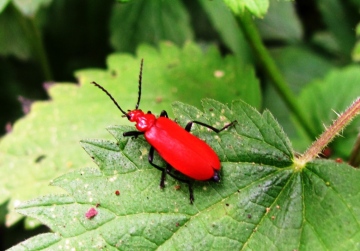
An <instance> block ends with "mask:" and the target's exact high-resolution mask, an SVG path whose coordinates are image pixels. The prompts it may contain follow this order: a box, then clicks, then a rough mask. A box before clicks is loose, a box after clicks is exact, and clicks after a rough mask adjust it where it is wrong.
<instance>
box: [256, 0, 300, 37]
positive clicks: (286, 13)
mask: <svg viewBox="0 0 360 251" xmlns="http://www.w3.org/2000/svg"><path fill="white" fill-rule="evenodd" d="M284 20H286V21H285V22H284ZM256 24H257V27H258V28H259V31H260V33H261V37H262V38H263V39H265V40H284V41H286V42H293V43H294V42H299V41H300V40H301V39H302V36H303V34H302V33H303V31H302V27H301V22H300V20H299V19H298V17H297V15H296V10H295V5H294V3H293V2H291V1H278V0H272V1H270V8H269V11H268V12H267V13H266V15H265V17H264V18H263V19H257V20H256Z"/></svg>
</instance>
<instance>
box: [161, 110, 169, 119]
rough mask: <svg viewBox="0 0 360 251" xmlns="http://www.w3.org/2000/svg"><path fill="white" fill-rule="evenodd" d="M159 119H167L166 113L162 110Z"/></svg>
mask: <svg viewBox="0 0 360 251" xmlns="http://www.w3.org/2000/svg"><path fill="white" fill-rule="evenodd" d="M160 117H165V118H169V116H168V114H167V112H166V111H165V110H162V111H161V113H160Z"/></svg>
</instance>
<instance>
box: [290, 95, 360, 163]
mask: <svg viewBox="0 0 360 251" xmlns="http://www.w3.org/2000/svg"><path fill="white" fill-rule="evenodd" d="M359 113H360V97H358V98H357V99H356V100H355V101H354V103H352V105H351V106H350V107H349V108H347V109H346V110H345V111H344V112H343V113H342V114H340V115H339V117H338V118H337V119H336V120H335V121H334V123H333V124H332V125H331V126H330V127H329V128H327V130H326V131H325V132H323V134H321V136H320V137H319V138H318V139H317V140H316V141H314V143H313V144H312V145H311V146H310V147H309V149H307V150H306V152H305V153H304V154H303V155H301V156H300V157H299V158H298V159H297V160H296V161H295V164H296V166H297V168H298V169H301V168H303V167H304V166H305V164H306V163H307V162H309V161H311V160H313V159H314V158H316V157H317V156H318V155H319V153H320V152H321V151H322V150H323V149H324V148H325V147H326V146H327V145H328V144H329V143H330V142H331V140H332V139H333V138H334V137H335V136H336V135H338V134H339V133H340V132H341V131H342V130H344V128H345V127H346V126H347V125H348V124H349V123H350V121H351V120H352V119H353V118H355V117H356V115H358V114H359Z"/></svg>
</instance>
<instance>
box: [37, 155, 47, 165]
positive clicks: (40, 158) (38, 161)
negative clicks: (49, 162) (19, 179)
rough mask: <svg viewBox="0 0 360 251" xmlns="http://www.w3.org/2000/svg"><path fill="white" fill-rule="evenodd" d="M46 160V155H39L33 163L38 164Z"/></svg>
mask: <svg viewBox="0 0 360 251" xmlns="http://www.w3.org/2000/svg"><path fill="white" fill-rule="evenodd" d="M45 158H46V155H44V154H42V155H39V156H38V157H37V158H36V159H35V163H40V162H41V161H42V160H43V159H45Z"/></svg>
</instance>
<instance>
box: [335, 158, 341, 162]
mask: <svg viewBox="0 0 360 251" xmlns="http://www.w3.org/2000/svg"><path fill="white" fill-rule="evenodd" d="M335 161H336V162H337V163H342V162H343V160H342V158H336V159H335Z"/></svg>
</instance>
